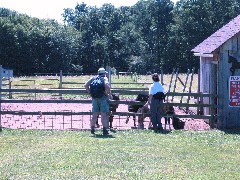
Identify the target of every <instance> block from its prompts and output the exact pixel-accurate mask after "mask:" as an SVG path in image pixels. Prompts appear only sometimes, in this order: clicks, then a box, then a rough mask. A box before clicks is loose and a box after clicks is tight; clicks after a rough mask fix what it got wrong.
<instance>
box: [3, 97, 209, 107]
mask: <svg viewBox="0 0 240 180" xmlns="http://www.w3.org/2000/svg"><path fill="white" fill-rule="evenodd" d="M91 102H92V100H72V99H69V100H61V99H52V100H13V99H7V100H1V101H0V103H83V104H84V103H86V104H90V103H91ZM110 104H126V105H144V104H145V102H140V101H113V100H110ZM163 105H171V106H177V107H212V105H211V104H187V103H164V104H163Z"/></svg>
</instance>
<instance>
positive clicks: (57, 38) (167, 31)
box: [0, 0, 240, 75]
mask: <svg viewBox="0 0 240 180" xmlns="http://www.w3.org/2000/svg"><path fill="white" fill-rule="evenodd" d="M239 12H240V0H204V1H203V0H180V1H178V2H177V3H176V4H175V5H174V3H173V2H172V1H171V0H139V1H138V2H137V3H136V4H135V5H134V6H131V7H128V6H122V7H118V8H117V7H114V5H112V4H104V5H103V6H101V7H99V8H98V7H96V6H87V5H86V4H84V3H81V4H77V5H76V6H75V8H74V9H71V8H66V9H64V10H63V13H62V17H63V19H64V23H58V22H57V21H56V20H52V19H38V18H34V17H30V16H28V15H26V14H20V13H18V12H16V11H11V10H9V9H6V8H0V64H1V65H3V66H4V67H7V68H11V69H13V70H14V74H15V75H32V74H33V73H56V72H59V71H60V70H63V72H64V73H96V71H97V69H98V68H99V67H105V66H111V67H114V68H115V69H116V70H117V71H131V72H135V73H138V74H146V72H159V71H160V69H163V70H164V72H165V73H169V72H171V71H172V69H173V68H179V69H180V71H182V72H186V71H187V69H188V68H192V67H195V68H199V59H198V57H194V55H193V53H192V52H191V49H193V48H194V47H195V46H196V45H198V44H199V43H201V42H202V41H203V40H204V39H206V38H207V37H209V36H210V35H211V34H212V33H214V32H215V31H216V30H218V29H219V28H221V27H222V26H223V25H225V24H226V23H228V22H229V21H230V20H231V19H233V18H234V17H236V16H237V15H238V14H239Z"/></svg>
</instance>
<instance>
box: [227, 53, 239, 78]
mask: <svg viewBox="0 0 240 180" xmlns="http://www.w3.org/2000/svg"><path fill="white" fill-rule="evenodd" d="M228 63H232V67H231V68H230V71H231V72H232V76H234V73H235V70H236V69H240V62H238V61H237V59H236V58H235V57H233V56H228Z"/></svg>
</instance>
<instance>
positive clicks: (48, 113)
mask: <svg viewBox="0 0 240 180" xmlns="http://www.w3.org/2000/svg"><path fill="white" fill-rule="evenodd" d="M1 114H3V115H5V114H11V115H19V116H23V115H41V116H42V115H55V116H57V115H65V116H66V115H69V116H70V115H91V114H92V112H91V111H88V112H74V111H55V112H41V111H33V112H29V111H2V112H1ZM113 115H118V116H133V115H135V116H142V115H143V114H142V113H132V112H113ZM144 116H146V117H150V114H149V113H148V114H147V113H146V114H144ZM173 116H174V117H178V118H194V119H210V118H211V116H210V115H208V116H207V115H205V116H204V115H189V114H186V115H178V114H175V115H173ZM163 117H169V115H168V116H167V115H166V116H163Z"/></svg>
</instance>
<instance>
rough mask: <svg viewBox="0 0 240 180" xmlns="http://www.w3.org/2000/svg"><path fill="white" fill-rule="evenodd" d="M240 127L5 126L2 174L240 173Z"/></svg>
mask: <svg viewBox="0 0 240 180" xmlns="http://www.w3.org/2000/svg"><path fill="white" fill-rule="evenodd" d="M239 133H240V131H226V132H224V131H219V130H211V131H172V132H171V133H165V134H164V133H162V134H161V133H160V134H156V133H153V132H152V131H149V130H123V131H114V132H111V134H110V135H109V136H102V135H101V132H100V131H97V134H96V135H91V134H90V132H89V131H41V130H7V129H3V130H2V132H0V159H1V161H0V175H1V176H0V179H99V180H100V179H109V180H110V179H111V180H112V179H119V180H120V179H129V180H130V179H149V180H153V179H239V177H240V162H239V159H240V154H239V152H240V135H239Z"/></svg>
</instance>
